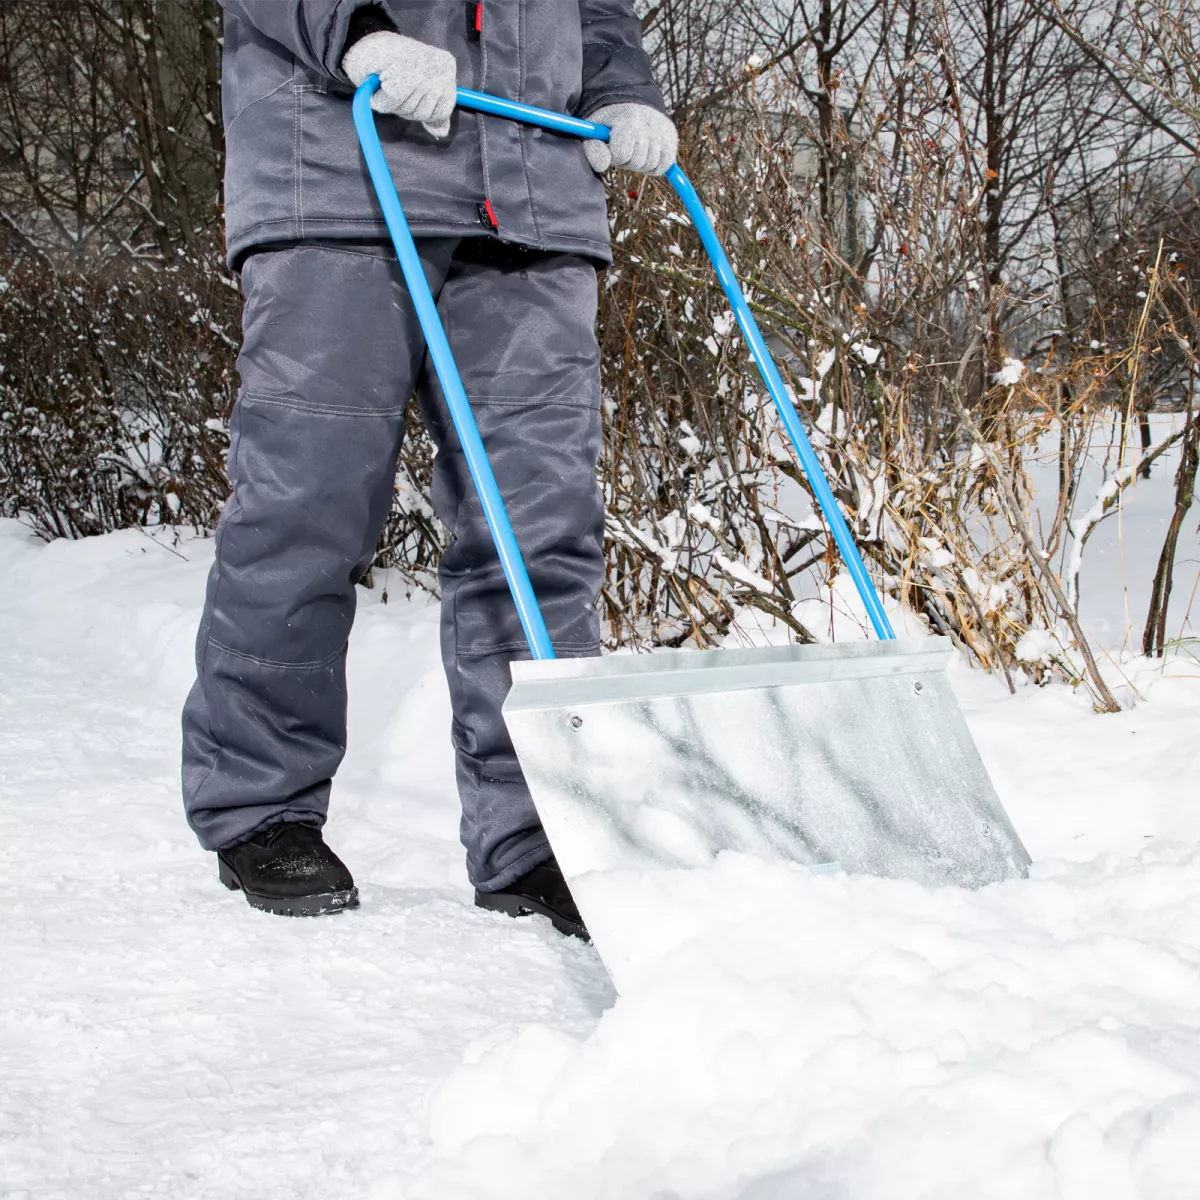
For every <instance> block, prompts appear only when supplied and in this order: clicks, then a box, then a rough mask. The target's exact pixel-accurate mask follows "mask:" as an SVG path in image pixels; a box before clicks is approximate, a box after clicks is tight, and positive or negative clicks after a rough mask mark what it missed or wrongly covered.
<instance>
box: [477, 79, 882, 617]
mask: <svg viewBox="0 0 1200 1200" xmlns="http://www.w3.org/2000/svg"><path fill="white" fill-rule="evenodd" d="M458 106H459V107H460V108H469V109H473V110H474V111H476V112H481V113H487V114H489V115H491V116H495V117H507V118H508V119H509V120H512V121H523V122H524V123H525V124H527V125H539V126H541V127H542V128H543V129H550V130H553V131H554V132H556V133H566V134H573V135H574V136H575V137H580V138H593V139H596V140H597V141H601V142H607V141H608V139H609V134H610V132H611V131H610V130H609V128H608V126H607V125H598V124H596V122H594V121H582V120H580V119H579V118H578V117H568V116H564V115H563V114H561V113H555V112H547V111H546V110H545V109H543V108H534V107H532V106H531V105H529V104H519V103H518V102H517V101H515V100H503V99H501V98H500V97H499V96H488V95H486V94H485V93H483V92H472V91H468V90H467V89H466V88H459V89H458ZM666 178H667V182H668V183H669V184H670V185H671V186H672V187H673V188H674V189H675V193H676V195H678V197H679V199H680V200H682V201H683V207H684V208H685V209H687V213H688V216H689V217H691V219H692V224H693V225H695V227H696V232H697V233H698V234H699V235H700V241H701V242H702V243H703V244H704V249H705V251H706V252H707V254H708V257H709V259H710V261H711V262H712V265H713V268H714V270H715V271H716V273H717V279H718V280H719V281H720V283H721V288H722V290H723V291H724V292H725V297H726V299H727V300H728V301H729V306H730V308H732V309H733V315H734V316H735V317H736V318H737V323H738V325H739V326H740V327H741V330H742V335H743V336H744V337H745V339H746V344H747V345H748V346H749V347H750V353H751V355H752V356H753V358H754V361H755V363H756V364H757V366H758V370H759V374H760V375H762V380H763V383H765V384H766V387H767V392H768V393H769V394H770V397H771V399H772V400H773V401H774V402H775V408H776V411H777V412H778V413H779V419H780V420H781V421H782V422H783V427H784V429H785V430H786V431H787V435H788V437H790V438H791V439H792V445H793V446H795V448H796V455H797V457H798V458H799V459H800V465H801V467H803V468H804V474H805V476H806V477H807V478H808V482H809V485H810V486H811V487H812V490H813V494H814V495H815V496H816V498H817V504H818V505H820V508H821V512H822V513H823V514H824V517H825V521H826V523H827V524H828V525H829V530H830V532H831V533H832V534H833V540H834V541H835V542H836V543H837V547H838V549H839V550H840V551H841V553H842V559H843V561H844V562H845V564H846V567H847V569H848V570H849V572H850V578H851V579H853V580H854V586H855V587H856V588H857V589H858V594H859V596H860V597H861V599H862V602H863V604H864V606H865V607H866V610H867V615H868V616H869V617H870V618H871V624H872V626H874V629H875V633H876V635H877V636H878V637H879V638H880V639H881V640H884V641H890V640H892V639H893V638H895V636H896V634H895V632H894V631H893V630H892V623H891V622H890V621H889V620H888V617H887V613H886V612H884V609H883V602H882V601H881V600H880V598H879V593H878V592H877V591H876V590H875V585H874V584H873V583H872V582H871V577H870V575H868V574H867V568H866V564H865V563H864V562H863V559H862V555H861V554H860V553H859V552H858V546H857V545H856V544H855V541H854V536H853V534H851V532H850V528H849V526H848V525H847V524H846V520H845V518H844V517H843V516H842V510H841V509H840V508H839V507H838V503H837V500H836V499H835V498H834V495H833V489H832V488H831V487H830V486H829V482H828V480H827V479H826V478H825V472H824V471H823V470H822V469H821V463H820V461H819V460H818V459H817V456H816V453H815V452H814V451H813V448H812V443H811V442H810V441H809V440H808V435H807V434H806V433H805V432H804V426H803V425H802V424H801V423H800V417H799V414H798V413H797V412H796V406H795V405H794V404H793V403H792V399H791V397H790V396H789V395H788V393H787V388H786V387H784V383H783V379H782V377H781V376H780V374H779V368H778V367H776V365H775V360H774V359H773V358H772V357H771V352H770V351H769V350H768V349H767V344H766V342H765V341H763V336H762V333H761V331H760V330H759V328H758V322H757V321H755V319H754V314H753V313H752V312H751V311H750V306H749V305H748V304H747V303H746V297H745V296H744V295H743V294H742V289H741V285H740V284H739V283H738V281H737V276H736V275H735V274H734V272H733V267H732V266H731V265H730V262H729V257H728V256H727V255H726V253H725V251H724V249H723V248H722V247H721V243H720V242H719V241H718V240H717V233H716V230H715V229H714V228H713V223H712V221H710V220H709V218H708V213H707V212H706V211H705V209H704V205H703V204H702V203H701V200H700V197H699V196H698V195H697V194H696V189H695V188H694V187H693V186H692V181H691V180H690V179H688V177H687V176H686V175H685V174H684V173H683V171H682V170H680V168H679V165H678V164H675V165H673V166H672V167H671V168H670V169H669V170H668V171H667V174H666Z"/></svg>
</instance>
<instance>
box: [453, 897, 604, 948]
mask: <svg viewBox="0 0 1200 1200" xmlns="http://www.w3.org/2000/svg"><path fill="white" fill-rule="evenodd" d="M475 907H476V908H482V909H485V910H486V911H488V912H498V913H503V914H504V915H505V916H506V917H545V918H546V919H547V920H548V921H549V922H550V924H551V925H553V926H554V928H555V929H557V930H558V932H559V933H561V934H564V935H565V936H567V937H575V938H579V940H580V941H583V942H590V941H591V940H592V937H591V934H589V933H588V931H587V927H586V926H585V925H584V924H583V922H582V921H572V920H569V919H568V918H567V917H564V916H563V915H562V914H561V913H556V912H555V911H554V910H553V909H552V908H547V907H546V906H545V905H544V904H539V903H538V902H537V901H536V900H530V899H529V898H528V897H525V896H513V895H511V894H510V893H508V892H478V891H477V892H476V893H475Z"/></svg>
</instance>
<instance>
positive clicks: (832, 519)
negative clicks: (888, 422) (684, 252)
mask: <svg viewBox="0 0 1200 1200" xmlns="http://www.w3.org/2000/svg"><path fill="white" fill-rule="evenodd" d="M667 182H668V183H669V184H670V185H671V186H672V187H673V188H674V189H675V192H676V194H677V195H678V196H679V199H680V200H682V201H683V207H684V208H686V209H687V211H688V216H689V217H691V218H692V224H693V225H695V227H696V232H697V233H698V234H699V235H700V240H701V241H702V242H703V243H704V249H705V250H706V251H708V257H709V258H710V259H711V260H712V265H713V269H714V270H715V271H716V272H717V278H718V279H719V280H720V281H721V287H722V289H723V290H724V292H725V298H726V299H727V300H728V301H729V306H730V308H732V309H733V315H734V316H735V317H737V323H738V325H739V326H740V327H741V330H742V334H743V336H744V337H745V339H746V345H747V346H749V347H750V353H751V354H752V355H753V356H754V361H755V363H756V364H757V365H758V371H759V374H760V375H761V376H762V379H763V383H765V384H766V385H767V391H768V392H769V393H770V394H771V399H772V400H774V401H775V409H776V411H777V412H778V413H779V419H780V420H781V421H782V422H783V427H784V429H786V430H787V435H788V437H790V438H791V439H792V445H793V446H795V448H796V455H797V457H798V458H799V459H800V465H801V466H802V467H803V468H804V474H805V476H806V477H807V479H808V482H809V486H810V487H811V488H812V490H813V494H814V495H815V496H816V498H817V503H818V504H819V505H820V506H821V512H822V514H823V515H824V517H825V521H826V523H827V524H828V526H829V532H830V533H832V534H833V540H834V541H835V542H836V543H837V547H838V549H839V550H840V551H841V552H842V560H843V561H844V562H845V564H846V567H847V569H848V570H849V572H850V578H851V579H853V580H854V586H855V587H856V588H857V589H858V594H859V597H860V598H861V599H862V602H863V604H864V605H865V606H866V610H867V616H869V617H870V618H871V624H872V625H873V626H874V627H875V634H876V636H877V637H878V638H879V639H880V640H881V641H892V640H893V639H894V638H895V636H896V634H895V631H894V630H893V629H892V623H891V621H889V620H888V616H887V613H886V612H884V611H883V601H882V600H880V598H879V593H878V592H877V591H876V590H875V585H874V584H873V583H872V582H871V577H870V575H868V574H867V567H866V564H865V563H864V562H863V560H862V555H861V554H859V552H858V546H857V545H856V544H855V541H854V535H853V534H852V533H851V532H850V527H849V526H848V525H847V524H846V519H845V517H843V516H842V510H841V509H840V508H838V502H837V500H836V499H835V497H834V495H833V489H832V488H831V487H830V486H829V481H828V480H827V479H826V478H825V472H824V471H823V470H822V469H821V463H820V461H819V460H818V458H817V455H816V452H815V451H814V450H813V448H812V442H810V441H809V440H808V434H806V433H805V432H804V426H803V425H801V424H800V417H799V414H798V413H797V412H796V406H795V405H794V404H793V403H792V398H791V397H790V396H789V395H788V394H787V388H786V387H784V385H783V379H782V377H781V376H780V374H779V368H778V367H777V366H776V365H775V360H774V359H773V358H772V357H771V352H770V351H769V350H768V349H767V343H766V342H764V341H763V335H762V333H761V332H760V331H759V328H758V322H757V321H756V320H755V319H754V314H753V313H752V312H751V311H750V305H749V304H747V303H746V297H745V296H744V295H742V289H741V286H740V285H739V283H738V281H737V276H736V275H735V274H734V273H733V267H732V266H731V265H730V262H729V257H728V256H727V255H726V253H725V251H724V250H723V249H722V248H721V243H720V242H719V241H717V233H716V230H715V229H713V223H712V222H711V221H710V220H709V219H708V213H706V212H705V211H704V205H703V204H702V203H701V202H700V197H699V196H698V195H697V194H696V189H695V188H694V187H692V181H691V180H690V179H689V178H688V177H687V176H686V175H685V174H684V173H683V172H682V171H681V170H680V169H679V166H678V165H677V164H676V165H673V166H671V167H670V168H668V170H667Z"/></svg>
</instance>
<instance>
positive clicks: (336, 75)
mask: <svg viewBox="0 0 1200 1200" xmlns="http://www.w3.org/2000/svg"><path fill="white" fill-rule="evenodd" d="M374 2H376V0H221V3H222V6H223V7H224V9H225V12H226V21H225V49H224V62H223V69H222V70H223V79H222V98H223V103H224V110H225V129H226V151H227V160H226V171H225V221H226V235H227V245H228V254H229V261H230V263H231V264H233V265H236V264H237V262H238V260H239V259H240V257H241V256H242V255H243V254H244V253H245V252H246V251H247V250H248V249H250V248H251V247H253V246H258V245H262V244H264V243H269V242H277V241H292V240H297V239H305V238H320V239H325V238H352V237H353V238H376V237H378V238H385V237H386V236H387V229H386V227H385V225H384V223H383V218H382V215H381V214H380V211H379V206H378V204H377V202H376V200H375V196H374V193H373V191H372V190H371V185H370V181H369V179H368V177H367V171H366V167H365V166H364V165H363V161H362V155H361V154H360V152H359V148H358V141H357V139H356V137H355V134H354V124H353V121H352V119H351V112H350V101H351V99H352V97H353V92H354V89H353V86H352V85H351V83H350V81H349V80H348V79H347V78H346V76H345V75H343V74H342V73H341V70H340V64H341V59H342V54H343V53H344V51H345V47H346V38H347V32H348V28H349V25H350V20H351V17H352V15H353V13H354V11H355V10H356V9H358V8H361V7H364V6H365V5H368V4H371V3H374ZM378 5H379V7H380V8H381V9H382V10H383V12H384V13H386V15H387V17H388V18H389V19H390V21H391V23H392V24H393V25H394V26H395V28H396V29H397V31H398V32H400V33H403V34H407V35H408V36H410V37H414V38H419V39H420V40H422V41H425V42H429V43H431V44H432V45H435V46H440V47H442V48H443V49H446V50H449V51H451V52H452V53H453V54H454V57H455V59H456V60H457V62H458V81H459V85H460V86H462V87H469V88H474V89H476V90H478V91H484V92H492V93H495V94H497V95H500V96H505V97H507V98H509V99H514V100H521V101H524V102H526V103H528V104H534V105H537V106H539V107H541V108H549V109H555V110H557V111H559V112H567V113H573V114H575V115H577V116H587V115H588V114H589V113H591V112H594V111H595V110H596V109H598V108H600V107H602V106H603V105H605V104H612V103H616V102H621V101H626V102H630V101H632V102H637V103H642V104H650V105H653V106H654V107H656V108H658V109H660V110H662V109H663V101H662V97H661V95H660V93H659V91H658V88H657V87H656V86H655V84H654V81H653V79H652V77H651V73H650V64H649V60H648V59H647V57H646V54H645V53H644V51H643V50H642V46H641V26H640V23H639V21H638V19H637V17H636V16H635V15H634V13H633V9H632V4H631V0H483V3H482V6H480V5H478V4H477V3H475V2H472V3H469V4H468V3H464V2H463V0H378ZM477 26H478V27H479V28H478V31H477ZM377 127H378V129H379V136H380V138H381V139H382V141H383V146H384V150H385V152H386V153H387V157H388V161H389V163H390V164H391V167H392V174H393V177H394V178H395V180H396V185H397V187H398V188H399V191H400V198H401V200H402V201H403V203H404V208H405V213H406V214H407V216H408V220H409V223H410V224H411V225H412V228H413V232H414V234H417V235H426V236H443V235H444V236H455V235H457V236H464V235H471V234H485V235H486V234H492V233H498V234H499V236H500V237H502V238H504V239H506V240H508V241H513V242H518V243H522V244H524V245H529V246H535V247H538V248H541V249H546V250H562V251H567V252H571V253H576V254H585V255H589V256H591V257H594V258H598V259H603V260H606V261H607V260H608V258H609V249H608V221H607V217H606V213H605V207H604V188H603V186H602V185H601V183H600V180H599V179H598V178H597V177H596V176H595V175H594V174H593V173H592V171H591V169H590V168H589V166H588V163H587V160H586V158H585V157H584V154H583V148H582V145H581V144H580V143H579V142H578V141H577V140H576V139H574V138H569V137H563V136H560V135H558V134H554V133H550V132H549V131H547V130H541V129H534V128H530V127H527V126H521V125H517V124H515V123H513V122H511V121H504V120H501V119H499V118H496V117H483V116H477V115H474V114H471V113H465V112H462V111H461V110H460V111H456V112H455V114H454V118H453V122H452V125H451V132H450V137H449V138H448V139H444V140H440V141H438V140H435V139H433V138H432V137H430V136H429V135H428V134H427V133H425V131H424V130H423V129H422V128H421V126H419V125H416V124H413V123H410V122H407V121H402V120H400V119H399V118H398V117H393V116H381V117H377ZM489 204H490V212H489ZM493 218H494V224H493Z"/></svg>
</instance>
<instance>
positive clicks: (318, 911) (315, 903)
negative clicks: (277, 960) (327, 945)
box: [217, 858, 358, 917]
mask: <svg viewBox="0 0 1200 1200" xmlns="http://www.w3.org/2000/svg"><path fill="white" fill-rule="evenodd" d="M217 875H218V877H219V878H220V880H221V882H222V883H223V884H224V885H225V886H226V887H227V888H228V889H229V890H230V891H231V892H241V893H242V894H243V895H244V896H245V897H246V903H247V904H249V905H250V907H251V908H257V909H260V910H261V911H262V912H269V913H275V914H276V915H277V916H280V917H323V916H325V915H326V914H328V913H336V912H341V911H342V910H343V909H347V908H357V907H358V888H356V887H352V888H350V889H349V890H348V891H343V892H316V893H314V894H313V895H311V896H264V895H263V894H262V893H261V892H252V891H250V890H249V889H248V888H245V887H243V886H242V881H241V880H240V879H239V878H238V877H237V872H236V871H234V869H233V868H232V867H231V866H230V865H229V864H228V863H227V862H226V861H225V860H224V859H223V858H218V859H217Z"/></svg>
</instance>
